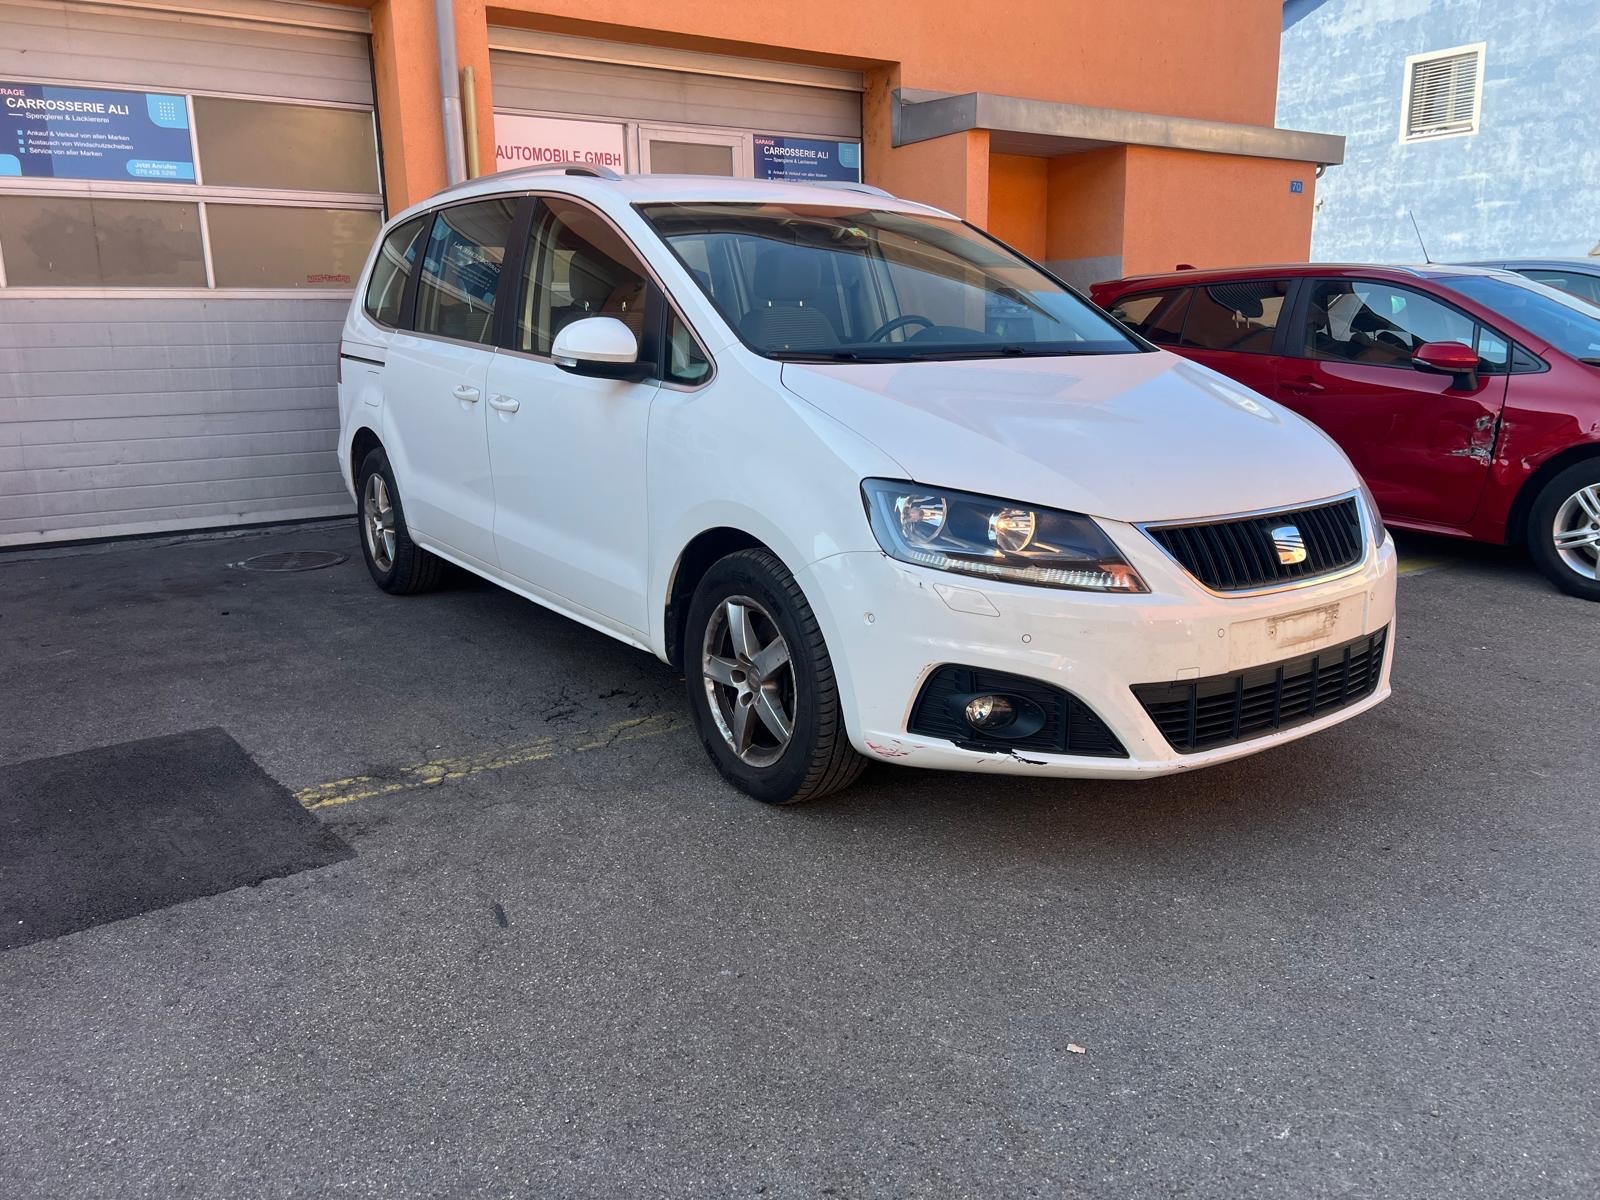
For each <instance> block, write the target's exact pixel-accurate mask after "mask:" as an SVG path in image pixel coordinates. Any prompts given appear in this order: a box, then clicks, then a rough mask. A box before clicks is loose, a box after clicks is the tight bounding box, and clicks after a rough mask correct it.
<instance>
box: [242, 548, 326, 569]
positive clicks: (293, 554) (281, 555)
mask: <svg viewBox="0 0 1600 1200" xmlns="http://www.w3.org/2000/svg"><path fill="white" fill-rule="evenodd" d="M349 557H350V556H349V555H348V554H335V553H334V552H333V551H332V550H274V551H273V552H272V553H271V554H258V555H256V556H255V557H254V558H247V559H245V560H244V561H243V562H236V563H234V564H233V565H234V566H236V567H241V568H243V569H244V570H246V571H316V570H320V569H321V568H323V567H332V566H337V565H338V564H339V563H342V562H343V561H344V560H345V559H347V558H349Z"/></svg>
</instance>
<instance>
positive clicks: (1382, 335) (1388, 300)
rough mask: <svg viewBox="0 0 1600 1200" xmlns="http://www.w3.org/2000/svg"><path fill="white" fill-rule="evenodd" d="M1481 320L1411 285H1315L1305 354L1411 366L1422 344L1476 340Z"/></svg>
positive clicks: (1358, 281)
mask: <svg viewBox="0 0 1600 1200" xmlns="http://www.w3.org/2000/svg"><path fill="white" fill-rule="evenodd" d="M1477 335H1478V330H1477V323H1476V322H1475V321H1473V320H1472V318H1470V317H1468V316H1466V315H1465V314H1463V313H1460V312H1457V311H1456V310H1455V309H1453V308H1450V307H1449V306H1448V305H1445V304H1441V303H1440V302H1439V301H1437V300H1435V299H1433V298H1432V297H1430V296H1424V295H1423V294H1422V293H1420V292H1414V291H1412V290H1411V289H1410V288H1403V287H1396V286H1394V285H1393V284H1388V283H1378V282H1376V281H1373V280H1367V279H1323V280H1318V281H1317V282H1316V283H1314V284H1313V285H1312V288H1311V295H1310V297H1309V299H1308V302H1307V305H1306V327H1305V330H1304V338H1303V345H1304V349H1305V356H1306V357H1307V358H1320V359H1336V360H1340V361H1344V362H1359V363H1368V364H1371V365H1373V366H1381V367H1405V368H1408V369H1409V368H1410V367H1411V355H1412V354H1413V353H1414V352H1415V351H1416V349H1417V347H1418V346H1420V345H1422V344H1423V343H1424V342H1460V343H1461V344H1462V345H1464V346H1473V345H1476V344H1477Z"/></svg>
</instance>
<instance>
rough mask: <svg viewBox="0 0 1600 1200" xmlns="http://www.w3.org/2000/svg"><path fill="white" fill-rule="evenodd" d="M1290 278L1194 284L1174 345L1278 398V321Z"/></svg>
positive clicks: (1230, 376)
mask: <svg viewBox="0 0 1600 1200" xmlns="http://www.w3.org/2000/svg"><path fill="white" fill-rule="evenodd" d="M1290 282H1291V281H1290V280H1287V279H1246V280H1230V281H1226V282H1221V283H1206V284H1200V285H1198V286H1196V287H1194V288H1193V289H1191V291H1190V296H1189V303H1188V306H1187V308H1186V310H1185V313H1184V319H1183V330H1182V334H1181V336H1180V337H1179V338H1178V343H1177V345H1175V346H1173V347H1172V348H1173V349H1174V350H1176V351H1177V352H1178V353H1179V354H1181V355H1183V356H1184V357H1185V358H1192V359H1194V361H1195V362H1197V363H1204V364H1205V365H1206V366H1208V367H1210V368H1211V369H1212V370H1213V371H1216V372H1218V373H1219V374H1222V375H1226V376H1228V378H1230V379H1237V380H1238V381H1239V382H1240V383H1242V384H1244V385H1245V386H1246V387H1247V388H1251V389H1253V390H1255V391H1257V392H1260V393H1261V394H1262V395H1263V396H1266V397H1268V398H1269V399H1276V398H1277V381H1278V357H1277V340H1278V324H1279V318H1280V317H1281V316H1282V315H1283V312H1284V306H1285V298H1286V296H1287V295H1288V289H1289V284H1290Z"/></svg>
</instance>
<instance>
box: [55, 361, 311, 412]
mask: <svg viewBox="0 0 1600 1200" xmlns="http://www.w3.org/2000/svg"><path fill="white" fill-rule="evenodd" d="M330 359H331V356H328V357H324V358H323V360H322V361H321V362H320V363H316V364H315V365H292V364H289V363H279V364H277V365H276V366H275V367H273V369H272V375H271V387H272V389H273V390H274V391H293V390H297V389H300V388H318V387H320V388H333V387H336V386H337V380H336V378H335V373H336V372H335V367H334V364H333V362H332V361H330ZM108 376H109V377H110V378H108ZM263 382H264V380H263V372H262V369H261V368H260V367H259V366H241V367H153V368H148V369H145V370H122V369H120V368H117V367H108V368H104V369H101V370H96V371H44V372H40V373H38V374H36V375H35V376H34V377H33V378H32V380H31V381H30V383H29V385H28V386H29V392H30V395H29V396H28V399H29V400H31V401H39V402H40V406H41V407H48V403H49V402H50V401H51V400H56V399H76V398H81V397H93V396H97V395H103V394H104V393H105V392H107V391H109V390H113V389H114V390H115V391H117V392H118V393H119V394H121V395H154V394H157V393H160V392H172V393H176V394H178V395H182V396H193V395H197V394H215V393H219V392H229V393H234V392H248V391H252V390H258V389H260V388H261V387H262V385H263Z"/></svg>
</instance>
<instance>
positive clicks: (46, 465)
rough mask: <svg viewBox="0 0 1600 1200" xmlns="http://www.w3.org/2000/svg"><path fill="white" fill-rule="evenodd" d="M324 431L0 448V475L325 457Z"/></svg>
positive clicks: (60, 443) (83, 442)
mask: <svg viewBox="0 0 1600 1200" xmlns="http://www.w3.org/2000/svg"><path fill="white" fill-rule="evenodd" d="M332 432H334V431H330V430H327V429H306V430H282V431H278V432H272V433H246V434H241V433H229V434H215V435H210V436H207V435H204V434H200V435H190V436H187V437H166V438H146V439H140V440H136V441H121V440H112V441H79V442H65V443H63V442H48V443H42V444H34V445H25V446H4V447H0V473H3V472H6V471H40V470H44V469H50V470H55V469H58V468H60V469H77V468H89V467H115V466H133V465H139V466H140V467H141V469H142V467H143V466H144V465H149V464H158V463H174V462H206V463H211V462H222V461H224V460H225V459H228V458H229V457H230V456H231V457H233V458H235V459H237V460H239V461H249V460H251V459H255V458H276V457H281V456H283V455H290V454H325V453H327V452H328V442H329V437H330V434H331V433H332Z"/></svg>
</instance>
